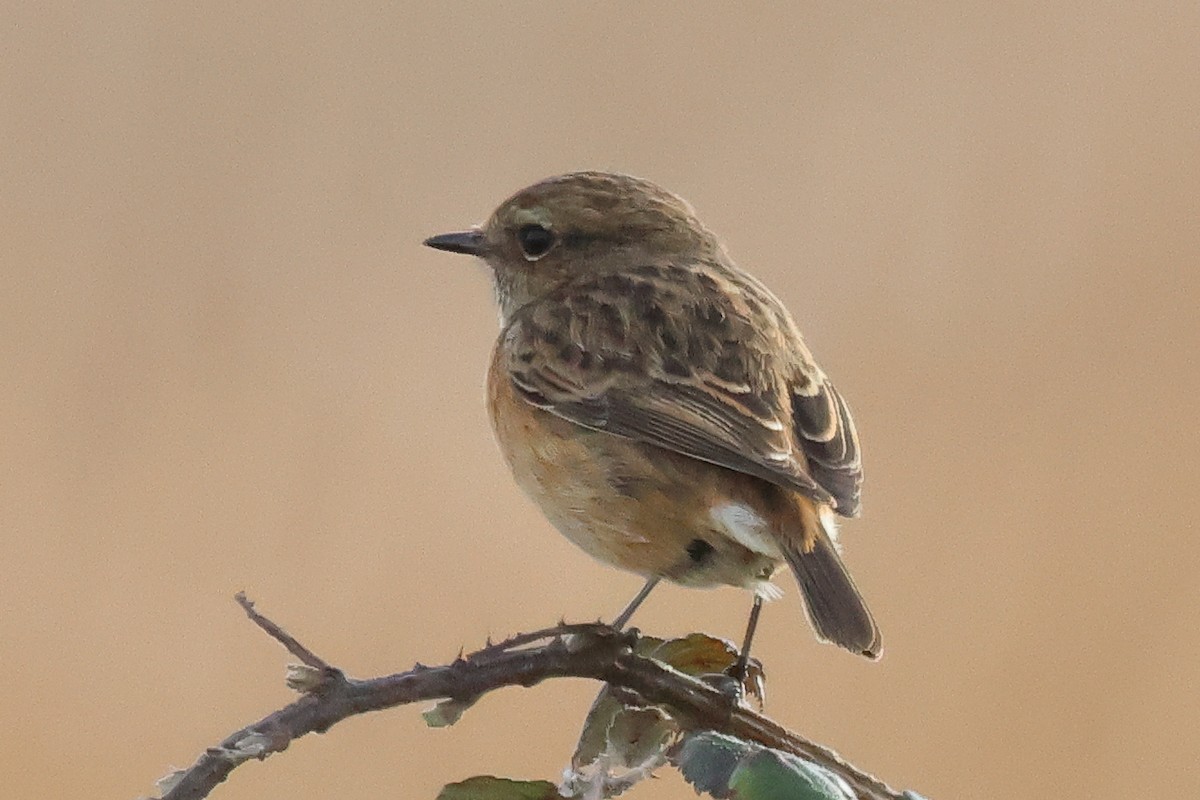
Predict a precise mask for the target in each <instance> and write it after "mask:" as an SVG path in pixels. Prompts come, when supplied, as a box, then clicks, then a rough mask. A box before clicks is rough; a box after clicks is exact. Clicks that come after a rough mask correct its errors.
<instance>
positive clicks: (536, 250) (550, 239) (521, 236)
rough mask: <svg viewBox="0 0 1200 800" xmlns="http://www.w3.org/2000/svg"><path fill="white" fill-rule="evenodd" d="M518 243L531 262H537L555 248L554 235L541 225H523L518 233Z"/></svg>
mask: <svg viewBox="0 0 1200 800" xmlns="http://www.w3.org/2000/svg"><path fill="white" fill-rule="evenodd" d="M517 243H518V244H520V245H521V252H522V253H524V254H525V257H526V258H527V259H529V260H530V261H537V260H538V259H539V258H541V257H542V256H544V255H546V253H548V252H550V248H551V247H554V234H553V233H551V232H550V231H549V230H547V229H546V228H543V227H542V226H541V225H523V226H522V227H521V229H520V230H518V231H517Z"/></svg>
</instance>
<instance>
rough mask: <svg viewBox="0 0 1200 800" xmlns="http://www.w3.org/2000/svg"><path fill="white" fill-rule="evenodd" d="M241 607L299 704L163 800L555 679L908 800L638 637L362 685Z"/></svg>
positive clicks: (524, 647)
mask: <svg viewBox="0 0 1200 800" xmlns="http://www.w3.org/2000/svg"><path fill="white" fill-rule="evenodd" d="M237 601H238V603H240V604H241V606H242V608H243V609H244V610H245V611H246V614H247V615H248V616H249V617H250V619H251V620H252V621H253V622H254V623H255V624H256V625H258V626H259V627H260V628H262V629H263V630H264V631H265V632H266V633H267V634H268V635H269V636H271V638H273V639H275V640H276V641H278V642H279V643H280V644H282V645H283V646H284V647H285V648H287V650H288V652H289V653H291V654H292V655H293V656H295V657H296V658H297V659H299V660H300V661H301V662H302V664H303V666H300V665H292V666H290V667H289V671H288V685H289V686H290V687H291V688H293V689H294V690H296V691H298V692H300V694H301V697H300V698H299V699H298V700H296V701H295V702H293V703H291V704H289V705H287V706H285V707H283V708H281V709H279V710H278V711H275V712H274V713H271V714H268V715H267V716H265V717H263V718H262V719H260V720H258V721H257V722H253V723H251V724H250V725H247V726H246V727H244V728H241V729H240V730H238V731H235V732H234V733H232V734H230V735H229V736H228V737H226V738H225V739H224V740H223V741H221V742H220V743H219V744H217V745H216V746H214V747H210V748H208V749H207V750H206V751H205V752H204V754H203V755H201V756H200V758H199V759H197V760H196V763H194V764H193V765H192V766H190V767H188V768H187V769H184V770H179V771H178V772H175V773H173V774H172V775H170V776H168V777H167V778H164V779H163V781H162V782H160V788H162V789H163V790H164V794H163V795H162V797H161V800H199V798H203V797H207V796H208V794H209V793H210V792H211V791H212V790H213V789H214V788H215V787H216V786H217V785H218V784H220V783H222V782H223V781H224V780H225V779H226V778H228V777H229V775H230V773H231V772H233V770H234V769H235V768H237V766H238V765H240V764H242V763H244V762H246V761H248V760H250V759H255V758H256V759H260V760H261V759H264V758H266V757H267V756H269V755H271V754H272V753H278V752H281V751H283V750H285V749H287V747H288V745H289V744H290V743H291V742H292V740H294V739H298V738H300V737H301V736H304V735H305V734H308V733H324V732H325V731H327V730H329V729H330V728H331V727H333V725H335V724H336V723H338V722H341V721H342V720H344V719H346V718H348V717H352V716H355V715H357V714H363V713H365V712H368V711H381V710H383V709H386V708H393V707H395V706H400V705H405V704H407V703H413V702H417V701H423V700H441V699H452V700H457V701H459V702H461V703H463V704H468V705H469V704H470V703H471V702H473V701H474V700H476V699H477V698H479V697H480V696H481V695H483V694H485V693H487V692H490V691H492V690H494V689H499V688H501V687H504V686H526V687H528V686H533V685H535V684H537V683H540V682H541V681H543V680H546V679H547V678H564V677H574V678H592V679H595V680H598V681H603V682H605V683H607V684H609V685H611V686H615V687H620V688H621V689H623V690H625V691H627V692H632V693H634V694H635V695H637V696H638V697H640V698H641V699H642V700H643V701H645V702H646V703H649V704H656V705H662V706H666V707H668V708H670V709H671V711H672V713H673V715H674V716H675V717H676V718H677V719H678V720H679V722H680V724H681V725H683V726H684V727H685V728H687V729H690V730H712V731H718V732H721V733H726V734H729V735H731V736H736V737H738V738H741V739H745V740H748V741H752V742H757V743H759V744H762V745H766V746H767V747H771V748H774V749H776V750H783V751H786V752H789V753H793V754H795V755H797V756H800V757H801V758H803V759H806V760H808V761H811V762H813V763H815V764H818V765H820V766H822V767H825V768H826V769H828V770H830V771H832V772H834V773H835V774H837V775H839V776H840V777H841V778H842V779H843V780H845V782H846V783H847V785H849V786H850V787H851V788H852V789H853V790H854V792H855V793H856V794H857V796H858V797H859V798H860V799H861V800H902V798H903V797H904V796H903V795H902V794H900V793H898V792H896V791H895V790H893V789H891V788H890V787H888V786H887V785H886V784H884V783H883V782H882V781H880V780H878V779H877V778H875V777H874V776H872V775H870V774H868V773H866V772H863V771H862V770H860V769H858V768H857V767H855V766H853V765H851V764H849V763H847V762H846V761H844V760H843V759H842V758H841V757H840V756H838V755H837V753H835V752H833V751H832V750H830V749H828V748H826V747H823V746H821V745H819V744H816V743H814V742H811V741H809V740H807V739H805V738H804V737H802V736H800V735H799V734H797V733H793V732H792V731H789V730H787V729H786V728H783V727H782V726H780V725H778V724H777V723H775V722H773V721H772V720H770V719H768V718H767V717H765V716H763V715H761V714H758V713H755V712H754V711H752V710H750V709H749V708H746V707H745V706H742V705H739V704H734V703H733V702H731V700H730V697H729V696H728V695H726V694H723V693H722V692H721V691H719V690H718V689H715V688H713V687H711V686H709V685H708V684H706V683H703V682H702V681H699V680H696V679H695V678H692V677H690V676H687V675H684V674H683V673H681V672H678V671H676V670H674V669H671V668H670V667H668V666H665V665H664V664H661V663H659V662H658V661H655V660H653V659H650V658H646V657H644V656H639V655H636V654H635V653H634V652H633V645H634V643H635V642H636V641H637V637H638V634H637V632H636V631H624V632H617V631H615V630H613V629H612V628H611V627H609V626H607V625H603V624H599V623H595V624H582V625H567V624H560V625H558V626H556V627H553V628H546V629H545V630H541V631H536V632H533V633H526V634H521V635H519V636H515V637H513V638H511V639H508V640H507V641H504V642H499V643H497V644H489V645H488V646H487V647H485V648H483V649H482V650H479V651H477V652H475V653H471V654H470V655H467V656H465V657H463V656H460V657H459V658H458V659H456V660H455V661H454V662H453V663H450V664H447V665H445V666H437V667H427V666H424V665H421V664H417V665H415V666H414V667H413V668H412V669H411V670H408V671H407V672H400V673H396V674H394V675H387V676H383V677H379V678H369V679H365V680H359V679H355V678H349V677H347V676H346V675H345V674H344V673H343V672H342V671H341V670H339V669H337V668H336V667H332V666H330V665H329V664H328V663H326V662H325V661H324V660H323V659H321V658H320V657H318V656H317V655H315V654H314V653H313V652H312V651H310V650H309V649H308V648H306V647H305V646H304V645H302V644H301V643H300V642H299V641H297V640H296V639H295V638H294V637H292V636H291V635H289V634H288V633H287V632H286V631H284V630H283V629H282V628H281V627H279V626H278V625H276V624H275V623H274V622H272V621H271V620H269V619H267V618H266V617H264V616H263V615H261V614H259V613H258V611H256V610H255V608H254V604H253V603H252V602H251V601H249V600H247V599H246V597H245V596H244V595H243V594H240V593H239V594H238V595H237Z"/></svg>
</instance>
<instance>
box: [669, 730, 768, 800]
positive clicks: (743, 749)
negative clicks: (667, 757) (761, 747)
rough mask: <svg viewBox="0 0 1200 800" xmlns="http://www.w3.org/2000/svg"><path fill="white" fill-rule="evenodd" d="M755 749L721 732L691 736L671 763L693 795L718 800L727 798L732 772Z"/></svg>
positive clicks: (686, 739) (685, 740)
mask: <svg viewBox="0 0 1200 800" xmlns="http://www.w3.org/2000/svg"><path fill="white" fill-rule="evenodd" d="M756 747H758V745H755V744H751V743H750V742H745V741H742V740H741V739H738V738H736V737H733V736H726V735H725V734H723V733H713V732H711V731H706V732H704V733H694V734H691V735H689V736H687V737H686V738H685V739H684V740H683V743H682V744H681V745H680V747H679V751H678V753H677V754H676V755H675V756H674V757H673V761H674V762H675V765H676V766H677V767H678V768H679V772H680V774H682V775H683V779H684V780H686V781H687V782H688V783H690V784H691V785H692V786H693V787H695V789H696V791H697V792H708V793H709V794H710V795H712V796H713V797H716V798H718V800H720V799H721V798H725V797H729V779H730V778H731V777H732V775H733V771H734V770H735V769H737V766H738V764H739V763H740V762H741V760H742V759H743V758H745V757H746V756H747V755H749V754H750V753H752V752H754V749H755V748H756Z"/></svg>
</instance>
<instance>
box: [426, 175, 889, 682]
mask: <svg viewBox="0 0 1200 800" xmlns="http://www.w3.org/2000/svg"><path fill="white" fill-rule="evenodd" d="M425 244H427V245H428V246H430V247H434V248H437V249H439V250H448V251H451V252H455V253H467V254H470V255H473V256H478V257H479V258H482V259H483V260H484V261H485V262H487V264H488V266H490V267H491V269H492V275H493V277H494V279H495V287H496V295H497V297H498V299H499V303H500V317H501V327H502V330H501V333H500V338H499V340H498V341H497V343H496V347H495V351H494V352H493V355H492V361H491V368H490V370H489V374H488V406H489V411H490V413H491V418H492V423H493V425H494V427H495V431H496V438H497V439H498V440H499V443H500V449H501V450H502V451H503V453H504V456H505V458H506V459H507V460H508V463H509V466H510V467H511V468H512V471H513V474H514V476H515V477H516V481H517V483H518V484H519V485H520V486H521V488H522V489H523V490H524V491H525V492H526V493H527V494H528V495H529V496H530V497H531V498H532V499H533V500H534V501H535V502H536V503H537V504H538V505H539V506H540V507H541V509H542V511H543V512H544V513H545V515H546V516H547V517H548V518H549V520H550V521H551V522H552V523H553V524H554V526H555V527H556V528H558V530H559V531H561V532H562V533H563V535H565V536H566V537H567V538H568V539H570V540H571V541H572V542H574V543H575V544H577V545H578V546H579V547H581V548H583V550H584V551H586V552H587V553H589V554H590V555H592V556H593V557H595V558H597V559H599V560H600V561H603V562H605V563H608V564H613V565H616V566H618V567H621V568H623V569H626V570H629V571H631V572H635V573H637V574H639V575H642V576H644V577H645V578H646V579H647V581H646V585H645V586H644V587H643V589H642V590H641V591H640V592H639V593H638V596H637V597H635V598H634V600H633V601H632V602H631V603H630V604H629V606H628V607H627V608H626V609H625V611H624V612H622V613H621V615H620V616H619V617H618V618H617V620H616V621H615V622H614V624H615V625H616V626H617V627H621V626H623V625H624V624H625V622H627V621H628V619H629V616H630V615H631V614H632V613H633V611H634V609H635V608H637V606H638V605H639V604H640V603H641V601H642V600H643V599H645V597H646V595H647V594H648V593H649V592H650V590H651V589H652V588H653V587H654V585H655V584H656V583H657V582H658V581H659V580H660V579H662V578H666V579H668V580H672V581H675V582H676V583H680V584H683V585H685V586H698V587H705V586H717V585H722V584H728V585H731V586H739V587H744V588H747V589H750V590H752V591H753V592H754V593H755V598H754V606H753V609H752V612H751V618H750V624H749V626H748V630H747V634H746V644H745V645H744V646H743V648H742V650H743V654H742V659H743V662H742V663H741V664H740V665H739V667H740V668H742V669H744V659H745V658H746V651H747V650H748V649H749V643H750V639H751V637H752V636H753V631H754V627H755V625H756V623H757V619H758V613H759V610H760V609H761V604H762V599H763V597H764V596H765V597H771V596H773V595H774V594H777V593H778V589H777V588H776V587H775V586H773V585H772V584H771V583H770V579H771V576H772V575H773V573H774V572H775V570H776V568H777V567H778V565H779V564H780V563H781V562H785V561H786V562H787V563H788V565H789V566H791V568H792V572H793V573H794V574H795V576H796V580H797V581H798V582H799V584H800V589H801V591H802V593H803V595H804V601H805V606H806V609H807V611H808V616H809V619H810V620H811V622H812V625H813V628H814V629H815V630H816V633H817V635H818V637H819V638H821V639H823V640H826V641H830V642H833V643H834V644H838V645H840V646H842V647H845V648H846V649H848V650H851V651H853V652H856V653H860V654H862V655H865V656H868V657H870V658H877V657H878V656H879V653H880V648H881V643H880V635H879V629H878V628H877V627H876V625H875V621H874V619H873V618H872V617H871V612H870V611H869V610H868V609H867V606H866V604H865V603H864V602H863V599H862V596H861V595H860V594H859V592H858V589H857V588H856V587H855V585H854V581H853V580H852V579H851V577H850V574H849V573H848V572H847V571H846V567H845V565H844V564H843V563H842V559H841V557H840V555H839V552H838V548H837V545H836V543H835V541H836V540H835V536H836V532H835V527H834V514H835V512H836V513H837V514H841V515H843V516H848V517H851V516H856V515H857V514H858V512H859V490H860V484H861V482H862V467H861V462H860V459H859V446H858V437H857V435H856V433H855V430H854V423H853V422H852V420H851V418H850V412H849V410H848V409H847V407H846V403H845V401H843V400H842V397H841V395H840V394H838V392H837V390H836V389H834V388H833V385H832V384H831V383H830V382H829V379H828V378H826V377H825V374H824V373H823V372H822V371H821V369H820V368H819V367H818V366H817V364H816V362H814V361H813V357H812V354H811V353H810V352H809V350H808V348H807V347H806V346H805V344H804V341H803V339H802V338H801V336H800V332H799V330H798V329H797V328H796V324H795V323H794V322H793V321H792V318H791V316H790V315H789V314H788V312H787V310H786V309H785V308H784V307H783V304H782V303H780V301H779V300H778V299H777V298H776V297H775V295H773V294H772V293H771V292H770V291H769V290H768V289H767V288H766V287H765V286H764V285H763V284H762V283H760V282H759V281H758V280H756V279H755V278H753V277H751V276H750V275H748V274H747V273H745V272H743V271H742V270H740V269H739V268H738V267H737V266H735V265H734V263H733V261H732V260H731V259H730V258H729V256H728V254H727V253H726V252H725V248H724V246H723V245H722V244H721V242H720V241H719V240H718V239H717V237H716V236H714V235H713V234H712V233H711V232H710V231H709V230H708V229H707V228H705V227H704V225H703V224H702V223H701V222H700V220H698V219H697V218H696V215H695V213H694V212H693V210H692V208H691V206H690V205H688V204H687V202H685V201H684V200H683V199H681V198H679V197H678V196H676V195H674V194H672V193H670V192H668V191H666V190H664V189H662V188H660V187H658V186H656V185H654V184H652V183H650V182H648V181H645V180H641V179H639V178H633V177H630V176H627V175H617V174H608V173H602V172H577V173H571V174H568V175H561V176H558V177H554V178H549V179H547V180H544V181H542V182H540V183H536V184H534V185H533V186H530V187H528V188H526V189H523V190H521V191H520V192H518V193H517V194H515V195H513V196H512V197H510V198H509V199H508V200H506V201H505V202H504V203H503V204H502V205H501V206H500V207H499V208H498V209H496V211H495V212H494V213H493V214H492V216H491V218H490V219H489V220H488V221H487V223H486V224H485V225H483V226H482V227H479V228H474V229H472V230H469V231H465V232H462V233H448V234H443V235H441V236H434V237H432V238H430V239H428V240H426V242H425Z"/></svg>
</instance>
